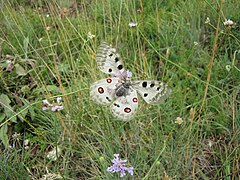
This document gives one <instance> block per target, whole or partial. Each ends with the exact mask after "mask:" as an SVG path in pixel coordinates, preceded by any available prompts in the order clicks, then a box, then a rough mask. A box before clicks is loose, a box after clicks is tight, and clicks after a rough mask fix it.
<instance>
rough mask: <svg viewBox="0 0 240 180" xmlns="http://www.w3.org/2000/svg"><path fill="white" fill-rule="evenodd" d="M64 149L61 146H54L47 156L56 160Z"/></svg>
mask: <svg viewBox="0 0 240 180" xmlns="http://www.w3.org/2000/svg"><path fill="white" fill-rule="evenodd" d="M61 152H62V150H61V149H60V148H59V147H57V148H56V147H54V148H53V149H52V150H51V151H49V152H48V154H47V158H48V159H50V160H52V161H56V160H57V158H58V157H59V156H60V154H61Z"/></svg>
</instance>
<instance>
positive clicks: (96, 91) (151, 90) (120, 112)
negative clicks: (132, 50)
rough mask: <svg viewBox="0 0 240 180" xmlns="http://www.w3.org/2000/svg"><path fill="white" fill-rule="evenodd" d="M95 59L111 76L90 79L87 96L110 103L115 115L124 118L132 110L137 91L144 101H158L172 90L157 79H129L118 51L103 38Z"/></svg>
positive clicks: (154, 102)
mask: <svg viewBox="0 0 240 180" xmlns="http://www.w3.org/2000/svg"><path fill="white" fill-rule="evenodd" d="M96 61H97V65H98V67H99V69H100V70H101V71H102V72H104V73H106V74H108V75H111V76H109V77H108V78H106V79H101V80H99V81H97V82H95V83H93V84H92V85H91V87H90V96H91V98H92V100H93V101H94V102H96V103H97V104H102V105H110V106H111V111H112V113H113V115H114V116H116V117H117V118H119V119H123V120H128V119H130V118H131V117H133V115H134V114H135V113H136V110H137V108H138V95H137V94H140V96H141V97H142V98H143V99H144V101H145V102H147V103H148V104H158V103H160V102H162V101H164V100H165V99H166V98H167V97H168V96H169V94H170V93H171V92H172V90H171V89H170V88H168V86H167V85H166V84H164V83H163V82H161V81H156V80H136V81H131V77H132V73H131V72H130V71H128V70H126V69H124V65H123V61H122V59H121V57H120V55H119V54H118V53H117V51H116V49H115V48H114V47H112V46H111V45H109V44H108V43H106V42H103V43H101V45H100V47H99V49H98V51H97V54H96Z"/></svg>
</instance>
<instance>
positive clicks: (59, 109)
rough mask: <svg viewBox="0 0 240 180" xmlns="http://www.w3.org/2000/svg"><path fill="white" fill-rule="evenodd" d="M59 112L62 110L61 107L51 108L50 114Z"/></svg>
mask: <svg viewBox="0 0 240 180" xmlns="http://www.w3.org/2000/svg"><path fill="white" fill-rule="evenodd" d="M61 110H63V106H53V107H51V111H52V112H54V111H61Z"/></svg>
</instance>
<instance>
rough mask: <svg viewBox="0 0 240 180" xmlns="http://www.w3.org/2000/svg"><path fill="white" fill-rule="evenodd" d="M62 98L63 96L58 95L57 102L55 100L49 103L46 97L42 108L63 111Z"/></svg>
mask: <svg viewBox="0 0 240 180" xmlns="http://www.w3.org/2000/svg"><path fill="white" fill-rule="evenodd" d="M61 101H62V98H61V97H57V100H56V103H54V102H53V104H51V103H49V102H48V100H47V99H44V100H43V101H42V102H43V107H42V110H43V111H45V110H48V109H51V111H52V112H55V111H61V110H63V106H62V102H61Z"/></svg>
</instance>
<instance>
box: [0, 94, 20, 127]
mask: <svg viewBox="0 0 240 180" xmlns="http://www.w3.org/2000/svg"><path fill="white" fill-rule="evenodd" d="M10 103H11V100H10V99H9V97H8V96H7V95H6V94H1V95H0V104H1V105H2V106H3V108H4V112H5V114H6V116H7V117H8V118H10V117H12V116H13V115H14V111H13V109H12V107H11V106H10ZM11 121H12V122H17V117H16V116H15V117H13V118H12V119H11Z"/></svg>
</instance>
